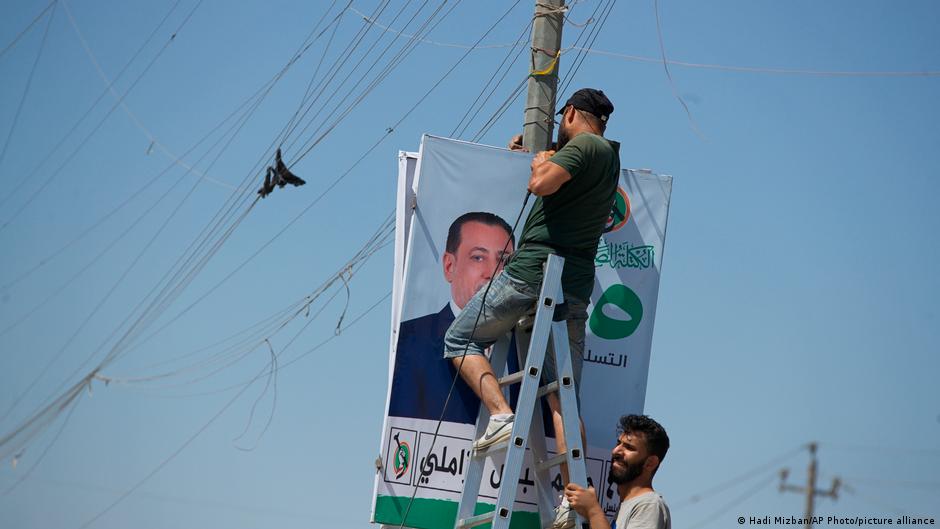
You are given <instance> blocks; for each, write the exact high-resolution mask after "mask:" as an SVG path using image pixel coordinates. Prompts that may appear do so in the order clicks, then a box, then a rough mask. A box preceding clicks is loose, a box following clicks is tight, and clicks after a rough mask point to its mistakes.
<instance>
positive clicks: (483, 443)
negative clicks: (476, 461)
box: [473, 427, 512, 450]
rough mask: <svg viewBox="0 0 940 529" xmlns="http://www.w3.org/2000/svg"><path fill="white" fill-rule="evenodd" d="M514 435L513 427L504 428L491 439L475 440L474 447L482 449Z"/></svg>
mask: <svg viewBox="0 0 940 529" xmlns="http://www.w3.org/2000/svg"><path fill="white" fill-rule="evenodd" d="M510 435H512V428H511V427H510V428H503V429H502V430H500V432H499V433H498V434H496V435H494V436H493V437H490V438H489V439H477V440H476V441H474V442H473V449H474V450H480V449H483V448H486V447H488V446H492V445H494V444H496V443H498V442H500V441H505V440H506V439H509V436H510Z"/></svg>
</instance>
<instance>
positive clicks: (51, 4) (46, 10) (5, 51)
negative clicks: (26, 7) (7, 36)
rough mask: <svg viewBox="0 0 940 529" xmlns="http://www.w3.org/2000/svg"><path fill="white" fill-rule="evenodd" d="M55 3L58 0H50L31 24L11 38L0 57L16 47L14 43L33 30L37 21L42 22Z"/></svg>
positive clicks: (1, 51)
mask: <svg viewBox="0 0 940 529" xmlns="http://www.w3.org/2000/svg"><path fill="white" fill-rule="evenodd" d="M56 2H58V0H52V1H51V2H49V3H48V4H46V7H44V8H43V10H42V11H40V12H39V14H38V15H36V16H35V17H34V18H33V20H32V22H30V23H29V24H27V25H26V27H25V28H23V30H22V31H20V32H19V33H18V34H17V35H16V36H15V37H13V40H12V41H10V43H9V44H7V45H6V46H4V47H3V49H2V50H0V57H3V56H4V55H6V53H7V52H8V51H10V50H11V49H13V47H14V46H16V43H17V42H19V41H20V39H21V38H23V37H24V36H25V35H26V34H27V33H29V30H31V29H33V26H35V25H36V24H38V23H39V21H40V20H42V19H43V17H45V16H46V13H48V12H49V10H50V9H52V8H53V7H55V5H56Z"/></svg>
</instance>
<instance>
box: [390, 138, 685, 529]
mask: <svg viewBox="0 0 940 529" xmlns="http://www.w3.org/2000/svg"><path fill="white" fill-rule="evenodd" d="M531 157H532V155H531V154H529V153H521V152H511V151H508V150H506V149H501V148H496V147H490V146H485V145H479V144H473V143H467V142H462V141H457V140H451V139H446V138H439V137H435V136H427V135H426V136H424V137H423V138H422V142H421V147H420V150H419V152H418V154H417V156H415V155H413V154H409V153H401V154H400V156H399V187H398V197H397V204H398V208H399V212H398V231H397V232H396V252H395V272H394V274H395V275H394V281H393V282H394V288H393V307H392V322H391V324H392V336H391V344H390V345H391V347H390V358H389V366H390V377H389V380H390V383H389V391H388V396H387V403H386V417H385V421H384V425H383V430H382V441H381V445H380V459H379V461H377V463H378V467H379V468H378V472H377V475H376V479H375V495H374V498H373V508H372V521H373V522H375V523H382V524H388V525H395V526H397V525H399V524H401V522H402V518H403V516H404V513H405V511H406V510H407V511H408V515H407V519H406V521H405V527H414V528H419V529H444V528H449V527H453V522H454V517H455V515H456V511H457V503H458V501H459V499H460V493H461V491H462V489H463V475H464V472H465V469H466V466H467V465H468V464H469V455H470V446H471V443H472V441H473V439H472V437H473V433H474V422H475V420H476V415H477V412H478V409H479V401H478V400H477V399H476V397H475V396H474V395H473V393H472V392H471V391H470V389H469V388H468V387H467V386H466V384H465V383H464V382H463V381H462V380H460V379H458V380H457V381H456V383H454V377H455V370H454V368H453V366H452V365H451V363H450V361H448V360H445V359H444V358H443V356H442V355H443V336H444V332H446V330H447V327H449V325H450V323H451V322H452V321H453V319H454V316H455V314H457V313H458V312H459V311H460V310H461V309H462V308H463V305H464V303H466V301H467V299H468V298H469V296H471V295H472V294H473V292H475V291H476V290H477V289H478V288H482V287H484V286H485V284H486V282H487V281H488V280H489V278H490V276H491V274H492V271H493V270H494V269H495V268H496V265H497V264H498V262H499V260H500V259H502V258H503V257H504V253H511V252H512V251H513V250H514V242H515V241H514V239H513V238H510V233H509V232H510V231H511V227H512V226H513V225H514V224H515V223H516V220H517V219H518V218H520V217H521V220H520V221H519V222H518V226H517V228H516V233H515V234H514V236H515V238H518V236H519V235H520V234H521V231H522V225H523V224H524V221H525V217H526V215H527V214H528V208H529V207H531V204H532V202H533V200H529V203H528V205H527V206H526V208H525V210H521V208H522V205H523V199H524V197H525V194H526V186H527V182H528V178H529V174H530V169H529V164H530V161H531ZM671 188H672V178H671V177H669V176H660V175H656V174H653V173H650V172H647V171H631V170H624V171H623V172H622V175H621V178H620V186H619V188H618V192H617V198H616V202H615V204H614V207H613V210H612V212H611V216H610V218H609V220H608V225H607V227H606V228H605V233H604V235H603V238H602V240H601V242H600V246H599V248H598V253H597V257H596V259H595V266H596V272H597V279H596V281H595V285H594V292H593V294H592V299H591V305H590V307H589V308H588V314H589V318H588V328H587V339H586V347H585V352H584V355H583V359H584V369H583V374H582V382H581V390H580V393H581V402H582V409H581V414H582V417H583V419H584V422H585V427H586V430H587V440H588V447H587V456H588V457H587V466H588V469H587V470H588V475H589V482H590V484H593V485H595V488H596V489H597V490H598V494H599V496H600V499H601V504H602V505H604V506H605V508H606V509H608V510H610V511H613V510H616V506H617V502H618V499H617V497H616V491H615V488H614V487H608V485H607V481H606V479H607V471H608V470H609V456H610V449H611V447H612V446H613V443H614V440H615V437H616V432H615V428H616V425H617V420H618V418H619V417H620V416H621V415H623V414H626V413H640V412H642V411H643V404H644V399H645V395H646V380H647V372H648V368H649V358H650V345H651V340H652V332H653V319H654V315H655V312H656V298H657V293H658V289H659V274H660V270H661V267H662V251H663V243H664V241H665V230H666V219H667V215H668V208H669V197H670V193H671ZM514 356H515V355H514V353H512V354H510V358H511V359H512V360H513V361H512V362H511V366H510V367H511V368H512V367H515V366H514V364H515V361H514ZM452 386H453V389H451V388H452ZM445 401H447V406H446V407H445V406H444V402H445ZM511 403H512V402H511ZM548 447H549V451H551V450H552V449H553V448H554V440H553V439H548ZM502 463H503V461H502V456H499V455H497V456H494V457H491V458H489V459H488V460H487V462H486V466H485V469H484V474H483V475H484V478H483V482H482V484H481V487H480V500H479V501H480V503H479V504H478V506H477V508H478V511H479V512H483V511H486V510H492V508H493V507H492V504H495V500H496V493H497V490H498V489H499V486H500V484H501V480H502V474H501V470H502ZM531 465H532V461H531V459H529V460H527V461H526V468H525V469H524V470H523V475H522V476H521V477H520V479H519V483H518V484H517V487H518V490H517V496H516V505H515V509H514V514H513V524H512V525H513V527H522V528H527V527H531V528H532V529H535V528H537V527H538V515H537V506H536V504H535V497H536V496H535V490H534V488H535V484H534V482H533V481H532V479H530V478H529V477H530V476H532V477H534V475H535V474H534V471H532V469H531ZM556 473H557V471H556ZM553 486H555V487H556V488H557V489H558V490H559V491H560V490H561V477H560V476H556V479H555V480H554V482H553ZM412 497H413V498H414V499H412Z"/></svg>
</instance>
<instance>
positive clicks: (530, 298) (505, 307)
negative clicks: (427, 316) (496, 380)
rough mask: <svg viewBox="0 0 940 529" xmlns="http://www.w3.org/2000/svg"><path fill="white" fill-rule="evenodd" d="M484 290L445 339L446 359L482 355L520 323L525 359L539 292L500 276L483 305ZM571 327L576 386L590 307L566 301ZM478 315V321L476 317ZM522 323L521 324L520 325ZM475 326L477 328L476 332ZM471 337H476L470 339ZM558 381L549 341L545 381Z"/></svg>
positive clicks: (569, 326)
mask: <svg viewBox="0 0 940 529" xmlns="http://www.w3.org/2000/svg"><path fill="white" fill-rule="evenodd" d="M485 291H486V287H483V288H481V289H480V290H479V291H478V292H477V293H476V294H474V296H473V297H472V298H470V301H469V302H468V303H467V306H466V307H464V308H463V310H462V311H460V314H458V315H457V317H456V319H455V320H454V323H452V324H451V325H450V328H449V329H447V334H445V335H444V358H459V357H460V356H461V355H463V354H464V350H466V352H467V354H468V355H482V354H484V351H485V350H486V348H488V347H489V346H491V345H493V344H494V343H496V341H497V340H498V339H500V338H502V337H503V336H504V335H505V334H506V333H507V332H509V331H510V330H511V329H512V328H513V327H516V325H517V323H519V324H520V325H519V331H520V332H519V333H518V334H517V335H516V336H517V340H518V342H517V344H516V347H518V348H519V349H520V350H521V351H523V356H524V355H525V354H526V353H528V351H529V340H530V338H531V336H532V317H533V316H534V315H535V302H536V301H538V299H539V288H537V287H534V286H532V285H529V284H528V283H526V282H524V281H522V280H519V279H516V278H514V277H512V276H510V275H509V274H508V273H506V272H505V271H504V272H501V273H500V274H499V275H498V276H496V278H495V279H493V284H492V285H491V286H490V290H489V293H488V294H487V295H486V303H485V304H484V303H483V293H484V292H485ZM565 302H566V304H567V308H568V310H567V315H566V317H565V320H566V322H567V324H568V346H569V347H570V349H571V353H572V354H571V361H572V368H573V371H574V378H575V384H576V386H575V387H577V385H578V384H579V383H580V381H581V364H582V355H583V354H584V332H585V331H584V325H585V323H586V322H587V303H585V302H583V301H581V300H578V299H575V298H570V297H567V296H566V297H565ZM557 310H558V309H557V308H556V312H557ZM478 314H479V321H478V320H477V315H478ZM520 320H522V321H521V322H520ZM474 324H476V328H474ZM471 333H473V337H472V339H471V336H470V335H471ZM557 379H558V374H557V370H556V369H555V354H554V348H553V347H552V346H551V341H549V349H548V352H547V354H546V361H545V366H544V368H543V370H542V380H543V381H544V382H545V383H549V382H554V381H555V380H557Z"/></svg>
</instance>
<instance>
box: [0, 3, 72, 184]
mask: <svg viewBox="0 0 940 529" xmlns="http://www.w3.org/2000/svg"><path fill="white" fill-rule="evenodd" d="M58 5H59V4H58V0H56V1H55V2H53V6H52V13H50V14H49V21H48V22H46V29H45V30H43V32H42V40H41V41H39V51H37V52H36V59H35V60H33V66H32V68H30V70H29V75H27V76H26V86H25V87H24V88H23V95H22V96H20V102H19V103H18V104H17V106H16V112H14V113H13V121H12V122H11V123H10V130H9V131H8V132H7V137H6V139H5V140H4V141H3V147H2V148H0V165H3V159H4V158H6V155H7V148H9V147H10V140H11V139H13V133H14V132H16V124H17V122H19V120H20V113H21V112H22V111H23V106H24V105H25V103H26V96H28V95H29V88H30V87H31V86H32V85H33V77H34V76H35V75H36V67H38V66H39V61H40V60H41V59H42V52H43V51H44V50H45V49H46V40H47V39H48V37H49V28H51V27H52V21H53V20H54V19H55V8H56V7H57V6H58Z"/></svg>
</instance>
